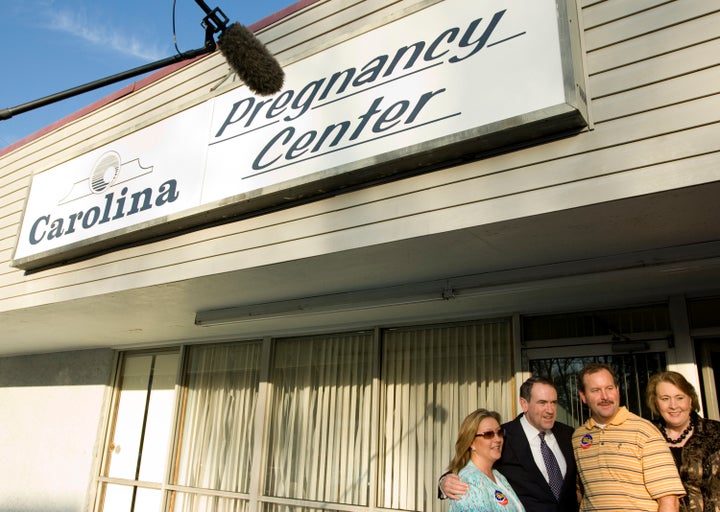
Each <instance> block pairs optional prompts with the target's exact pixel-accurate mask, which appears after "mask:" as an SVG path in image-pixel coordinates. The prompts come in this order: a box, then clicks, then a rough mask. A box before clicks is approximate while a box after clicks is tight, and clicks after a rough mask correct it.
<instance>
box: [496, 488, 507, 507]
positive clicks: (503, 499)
mask: <svg viewBox="0 0 720 512" xmlns="http://www.w3.org/2000/svg"><path fill="white" fill-rule="evenodd" d="M495 501H497V502H498V504H500V505H502V506H505V505H507V504H508V499H507V496H505V493H503V492H502V491H500V490H496V491H495Z"/></svg>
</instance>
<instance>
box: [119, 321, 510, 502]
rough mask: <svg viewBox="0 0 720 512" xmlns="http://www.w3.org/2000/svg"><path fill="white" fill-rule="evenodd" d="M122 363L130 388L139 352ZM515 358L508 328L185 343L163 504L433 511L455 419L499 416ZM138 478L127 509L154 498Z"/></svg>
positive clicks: (471, 326)
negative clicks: (486, 413)
mask: <svg viewBox="0 0 720 512" xmlns="http://www.w3.org/2000/svg"><path fill="white" fill-rule="evenodd" d="M261 353H266V354H268V355H269V356H270V357H269V358H268V359H267V361H268V362H269V366H268V367H266V368H261ZM175 357H176V359H175V361H177V354H176V355H175ZM125 359H126V361H128V364H127V365H126V368H127V369H126V372H127V373H128V375H126V377H127V378H126V379H125V381H124V385H125V386H128V387H130V386H131V382H132V379H131V378H130V377H131V375H130V374H131V373H132V369H133V368H134V367H133V366H132V365H131V364H130V362H134V361H135V360H136V359H137V360H138V361H140V358H137V357H134V356H133V355H132V354H127V355H126V356H125ZM512 360H513V358H512V343H511V338H510V322H509V321H507V320H498V321H485V322H474V323H467V324H453V325H440V326H422V327H414V328H403V329H390V330H382V331H380V330H378V331H371V332H354V333H341V334H327V335H325V334H323V335H317V336H304V337H294V338H284V339H276V340H270V339H266V340H262V341H249V342H234V343H223V344H216V345H202V346H193V347H187V348H186V351H185V358H184V365H183V366H184V370H183V376H182V378H181V379H180V381H181V382H182V386H181V387H180V390H181V392H182V395H181V396H179V397H178V400H177V403H178V406H177V415H178V417H177V422H176V423H177V428H176V437H175V439H174V442H173V443H171V446H173V454H174V455H173V457H172V458H173V460H174V463H173V465H172V467H171V470H170V471H169V472H167V474H168V478H169V480H168V481H167V484H168V487H169V488H168V489H167V494H166V495H165V498H164V501H165V506H164V507H163V508H164V509H165V510H172V511H177V512H190V511H203V512H213V511H218V512H246V511H248V510H262V511H265V512H290V511H305V512H311V511H312V510H315V509H317V510H320V509H322V510H326V511H327V510H334V509H335V507H333V504H337V507H338V508H342V509H343V510H346V511H358V512H360V511H362V510H363V509H369V508H377V509H388V510H390V509H393V510H410V511H412V510H417V511H423V512H425V511H427V512H433V511H439V510H440V509H441V508H442V507H443V506H444V505H442V504H441V502H440V501H439V500H437V498H436V488H437V487H436V486H437V478H438V476H439V475H440V474H441V473H442V472H443V471H444V470H445V468H446V466H447V464H448V462H449V461H450V457H451V454H452V451H453V446H454V443H455V437H456V435H457V432H458V428H459V425H460V423H461V421H462V420H463V418H464V417H465V416H466V415H467V414H469V413H470V412H472V411H473V410H475V409H477V408H478V407H486V408H489V409H493V410H496V411H498V412H499V413H500V414H501V415H502V417H503V418H504V419H509V418H508V417H509V415H510V413H511V411H512V407H513V405H512V404H513V395H514V391H513V390H514V388H513V385H512V376H513V368H512ZM142 361H143V362H144V361H145V360H144V359H143V360H142ZM146 366H147V365H146ZM145 373H147V372H145ZM143 375H144V373H143ZM261 376H266V377H263V379H265V380H264V381H262V382H261ZM146 387H147V386H146ZM130 391H132V390H129V389H128V390H125V391H124V393H125V395H128V394H129V392H130ZM259 397H264V398H263V400H262V402H260V401H259ZM172 401H174V400H172ZM172 401H167V402H168V403H171V402H172ZM146 402H147V403H148V404H150V405H152V401H146ZM146 402H142V404H145V403H146ZM142 404H140V405H139V406H138V407H139V408H140V409H142V407H141V405H142ZM148 407H149V406H148ZM120 409H122V407H120ZM149 409H152V407H149ZM171 414H172V413H171V412H169V413H168V416H171ZM145 415H146V416H147V417H148V418H149V419H150V420H152V421H153V422H156V420H153V419H152V418H153V417H154V416H153V414H150V412H147V411H146V414H145ZM258 415H259V416H258ZM256 417H257V420H256ZM168 419H169V418H168ZM118 421H119V420H118ZM167 424H168V422H167V421H166V422H165V425H167ZM261 426H262V429H261V430H260V431H256V428H261ZM167 430H168V429H167V427H165V428H164V431H165V432H167ZM128 455H129V456H130V457H131V459H129V460H133V461H134V460H136V458H137V455H135V456H133V455H132V454H128ZM254 455H255V456H258V455H259V456H261V457H262V458H261V460H255V461H254V460H253V456H254ZM132 457H135V458H132ZM251 468H260V470H259V471H256V472H255V474H253V471H252V470H251ZM109 476H112V475H109ZM106 480H110V479H106ZM135 484H136V485H135V489H136V490H137V492H136V493H134V494H133V498H132V499H131V500H130V501H131V502H134V503H138V502H137V500H136V498H137V497H140V495H141V494H142V493H144V492H152V493H153V496H160V495H161V494H163V492H164V491H161V490H160V489H159V488H157V486H154V487H153V486H149V485H148V486H145V485H144V483H143V482H135ZM108 485H109V487H112V488H113V490H117V491H118V492H121V491H123V490H128V491H131V492H134V491H132V489H133V488H132V487H130V486H128V485H127V483H126V482H125V481H122V480H118V481H112V482H109V484H108ZM109 487H108V494H107V496H110V494H112V493H111V492H110V489H109ZM116 494H117V493H116ZM121 502H122V500H119V501H118V504H120V503H121ZM123 503H124V502H123ZM311 503H317V504H318V505H317V506H316V507H312V506H310V505H311ZM128 507H129V508H128ZM151 508H152V509H155V508H156V507H151ZM115 509H117V510H118V511H121V510H128V511H130V510H132V509H133V506H132V505H128V506H127V507H125V506H123V505H120V506H119V507H116V508H115Z"/></svg>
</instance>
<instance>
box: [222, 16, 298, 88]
mask: <svg viewBox="0 0 720 512" xmlns="http://www.w3.org/2000/svg"><path fill="white" fill-rule="evenodd" d="M218 43H219V45H220V51H221V52H222V54H223V55H224V56H225V59H226V60H227V61H228V64H229V65H230V67H231V68H232V69H233V71H235V73H237V74H238V76H239V77H240V79H241V80H242V81H243V82H245V85H247V86H248V88H249V89H250V90H251V91H252V92H254V93H255V94H259V95H260V96H269V95H271V94H275V93H276V92H279V91H280V89H282V86H283V82H284V81H285V73H284V72H283V70H282V68H281V67H280V64H278V62H277V61H276V60H275V57H273V56H272V55H271V54H270V52H269V51H268V50H267V48H265V45H264V44H262V43H261V42H260V41H259V40H258V39H257V38H256V37H255V35H254V34H253V33H252V32H250V31H249V30H248V29H247V28H245V27H244V26H243V25H241V24H240V23H233V24H232V25H230V26H229V27H228V28H226V29H225V30H223V32H222V33H221V34H220V36H219V37H218Z"/></svg>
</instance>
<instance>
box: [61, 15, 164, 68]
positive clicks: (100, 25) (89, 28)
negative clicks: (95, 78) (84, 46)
mask: <svg viewBox="0 0 720 512" xmlns="http://www.w3.org/2000/svg"><path fill="white" fill-rule="evenodd" d="M48 14H49V16H50V20H49V23H48V28H50V29H52V30H57V31H60V32H64V33H67V34H70V35H73V36H75V37H77V38H80V39H82V40H83V41H86V42H88V43H90V44H93V45H95V46H99V47H103V48H106V49H110V50H112V51H114V52H118V53H121V54H123V55H130V56H132V57H137V58H139V59H142V60H146V61H154V60H159V59H161V58H164V57H166V56H167V55H166V52H164V51H163V50H161V49H159V48H158V47H157V46H155V45H151V44H148V43H147V42H146V41H141V40H139V39H138V38H137V37H136V36H135V35H132V34H126V33H122V32H120V31H118V30H117V29H116V28H113V27H111V25H110V24H109V23H104V22H101V21H97V20H89V19H88V18H87V16H86V15H85V14H84V13H81V12H73V11H69V10H51V11H50V12H48Z"/></svg>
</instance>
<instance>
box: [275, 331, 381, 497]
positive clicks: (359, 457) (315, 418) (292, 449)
mask: <svg viewBox="0 0 720 512" xmlns="http://www.w3.org/2000/svg"><path fill="white" fill-rule="evenodd" d="M372 340H373V337H372V333H367V334H365V333H356V334H348V335H330V336H315V337H306V338H293V339H283V340H279V341H278V342H277V344H276V345H275V355H274V362H273V365H272V368H271V371H270V381H271V386H272V395H273V396H272V400H271V406H270V414H271V416H270V432H269V442H268V456H267V457H268V459H267V473H266V480H265V492H266V494H267V495H270V496H278V497H291V498H298V499H308V500H316V501H320V502H327V503H349V504H354V505H367V504H368V485H369V467H370V429H371V423H372V422H371V406H372V404H371V387H372V361H373V343H372Z"/></svg>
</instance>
